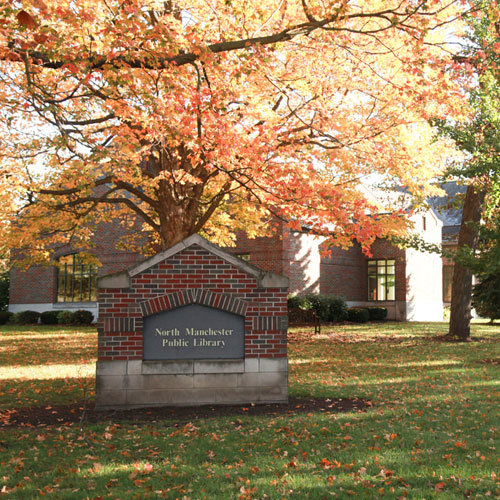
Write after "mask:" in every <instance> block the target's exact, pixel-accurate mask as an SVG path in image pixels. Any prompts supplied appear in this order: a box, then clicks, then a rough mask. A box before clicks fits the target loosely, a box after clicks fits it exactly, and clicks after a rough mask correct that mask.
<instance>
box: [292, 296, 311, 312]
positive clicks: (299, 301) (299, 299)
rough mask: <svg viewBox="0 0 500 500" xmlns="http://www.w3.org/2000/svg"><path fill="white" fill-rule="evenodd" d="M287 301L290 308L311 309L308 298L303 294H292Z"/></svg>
mask: <svg viewBox="0 0 500 500" xmlns="http://www.w3.org/2000/svg"><path fill="white" fill-rule="evenodd" d="M286 302H287V306H288V309H310V304H307V301H306V298H305V297H304V296H302V295H290V296H289V297H288V299H287V301H286ZM308 305H309V307H307V306H308Z"/></svg>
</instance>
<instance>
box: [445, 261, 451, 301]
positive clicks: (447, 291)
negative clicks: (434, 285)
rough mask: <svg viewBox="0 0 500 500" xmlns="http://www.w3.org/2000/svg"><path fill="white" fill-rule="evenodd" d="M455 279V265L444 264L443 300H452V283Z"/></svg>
mask: <svg viewBox="0 0 500 500" xmlns="http://www.w3.org/2000/svg"><path fill="white" fill-rule="evenodd" d="M452 281H453V265H451V266H450V265H447V264H446V265H443V302H451V283H452Z"/></svg>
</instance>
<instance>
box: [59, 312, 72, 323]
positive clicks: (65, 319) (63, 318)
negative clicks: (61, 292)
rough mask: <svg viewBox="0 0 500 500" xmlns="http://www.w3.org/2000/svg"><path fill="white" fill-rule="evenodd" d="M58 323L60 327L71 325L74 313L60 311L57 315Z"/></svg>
mask: <svg viewBox="0 0 500 500" xmlns="http://www.w3.org/2000/svg"><path fill="white" fill-rule="evenodd" d="M57 322H58V323H59V324H60V325H71V323H73V311H59V312H58V313H57Z"/></svg>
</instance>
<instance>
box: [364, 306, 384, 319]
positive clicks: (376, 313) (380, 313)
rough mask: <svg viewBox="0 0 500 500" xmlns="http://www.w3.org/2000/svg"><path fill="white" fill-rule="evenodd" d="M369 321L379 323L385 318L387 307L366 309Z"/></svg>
mask: <svg viewBox="0 0 500 500" xmlns="http://www.w3.org/2000/svg"><path fill="white" fill-rule="evenodd" d="M368 313H369V314H370V321H380V320H384V319H385V318H387V307H375V306H374V307H368Z"/></svg>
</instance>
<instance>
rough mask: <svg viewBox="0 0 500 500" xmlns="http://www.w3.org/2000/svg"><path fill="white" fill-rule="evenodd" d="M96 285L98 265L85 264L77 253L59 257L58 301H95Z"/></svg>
mask: <svg viewBox="0 0 500 500" xmlns="http://www.w3.org/2000/svg"><path fill="white" fill-rule="evenodd" d="M96 285H97V268H96V266H94V265H91V264H84V263H83V262H82V260H81V257H80V256H79V255H78V254H77V253H73V254H70V255H64V256H62V257H60V258H59V269H58V280H57V302H94V301H96V300H97V293H96V290H97V286H96Z"/></svg>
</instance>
